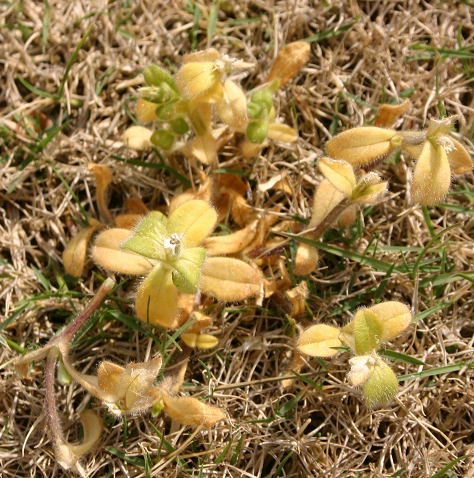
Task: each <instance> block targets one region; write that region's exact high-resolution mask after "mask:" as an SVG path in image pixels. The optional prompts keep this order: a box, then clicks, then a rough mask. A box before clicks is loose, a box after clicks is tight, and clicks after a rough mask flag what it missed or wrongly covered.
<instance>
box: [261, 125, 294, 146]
mask: <svg viewBox="0 0 474 478" xmlns="http://www.w3.org/2000/svg"><path fill="white" fill-rule="evenodd" d="M267 136H268V138H270V139H273V140H274V141H280V142H282V143H292V142H293V141H296V140H297V139H298V133H297V132H296V131H295V130H294V129H293V128H290V127H289V126H288V125H286V124H279V123H272V124H271V125H270V126H269V127H268V133H267Z"/></svg>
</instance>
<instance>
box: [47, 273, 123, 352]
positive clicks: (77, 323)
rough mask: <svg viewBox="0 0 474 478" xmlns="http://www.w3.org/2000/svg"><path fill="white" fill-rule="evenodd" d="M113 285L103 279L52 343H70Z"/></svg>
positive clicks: (112, 281)
mask: <svg viewBox="0 0 474 478" xmlns="http://www.w3.org/2000/svg"><path fill="white" fill-rule="evenodd" d="M115 284H116V282H115V281H114V280H113V279H110V278H108V279H105V281H104V282H103V283H102V285H101V286H100V287H99V290H98V291H97V293H96V294H95V296H94V297H93V298H92V300H91V301H90V302H89V303H88V304H87V306H86V307H85V308H84V310H83V311H82V312H81V313H80V314H79V315H78V316H77V317H76V318H75V319H74V320H73V321H72V322H71V323H70V324H69V325H68V326H67V327H65V328H64V329H63V330H62V331H61V332H60V333H59V335H58V336H57V337H55V338H54V339H53V341H52V343H54V344H56V343H58V342H70V341H71V340H72V339H73V337H74V336H75V335H76V334H77V332H78V331H79V330H80V329H81V328H82V327H83V325H84V324H85V323H86V322H87V321H88V320H89V319H90V318H91V316H92V314H93V313H94V312H95V311H96V310H97V308H98V307H99V306H100V304H101V303H102V302H103V301H104V299H105V298H106V297H107V295H108V294H109V293H110V292H111V291H112V289H113V288H114V287H115Z"/></svg>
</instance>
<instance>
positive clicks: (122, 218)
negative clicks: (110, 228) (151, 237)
mask: <svg viewBox="0 0 474 478" xmlns="http://www.w3.org/2000/svg"><path fill="white" fill-rule="evenodd" d="M142 219H143V215H141V214H119V215H117V216H115V220H114V222H115V225H116V226H117V227H118V228H120V229H133V228H134V227H135V226H136V225H137V224H138V223H139V222H140V221H141V220H142Z"/></svg>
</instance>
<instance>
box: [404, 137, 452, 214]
mask: <svg viewBox="0 0 474 478" xmlns="http://www.w3.org/2000/svg"><path fill="white" fill-rule="evenodd" d="M450 184H451V168H450V166H449V161H448V157H447V155H446V150H445V149H444V147H443V146H439V145H436V146H435V145H433V143H432V142H431V141H425V144H424V146H423V150H422V152H421V154H420V157H419V158H418V161H417V162H416V167H415V172H414V173H413V183H412V196H413V201H414V202H417V203H420V204H424V205H430V204H435V203H436V202H438V201H439V200H441V199H442V198H443V197H444V196H446V194H447V192H448V189H449V185H450Z"/></svg>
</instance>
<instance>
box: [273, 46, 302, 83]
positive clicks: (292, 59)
mask: <svg viewBox="0 0 474 478" xmlns="http://www.w3.org/2000/svg"><path fill="white" fill-rule="evenodd" d="M310 50H311V47H310V45H309V43H306V42H301V41H296V42H293V43H289V44H288V45H286V46H285V47H284V48H283V49H282V50H280V51H279V52H278V55H277V57H276V59H275V62H274V63H273V65H272V67H271V69H270V73H268V76H267V78H266V80H265V81H266V82H269V81H272V80H274V79H276V78H277V79H278V80H279V82H280V83H279V86H282V85H284V84H285V83H286V82H288V81H289V80H291V78H293V77H294V76H295V75H296V74H297V73H298V72H299V71H300V70H301V68H302V66H303V65H304V64H305V63H306V62H307V61H308V58H309V53H310Z"/></svg>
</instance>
